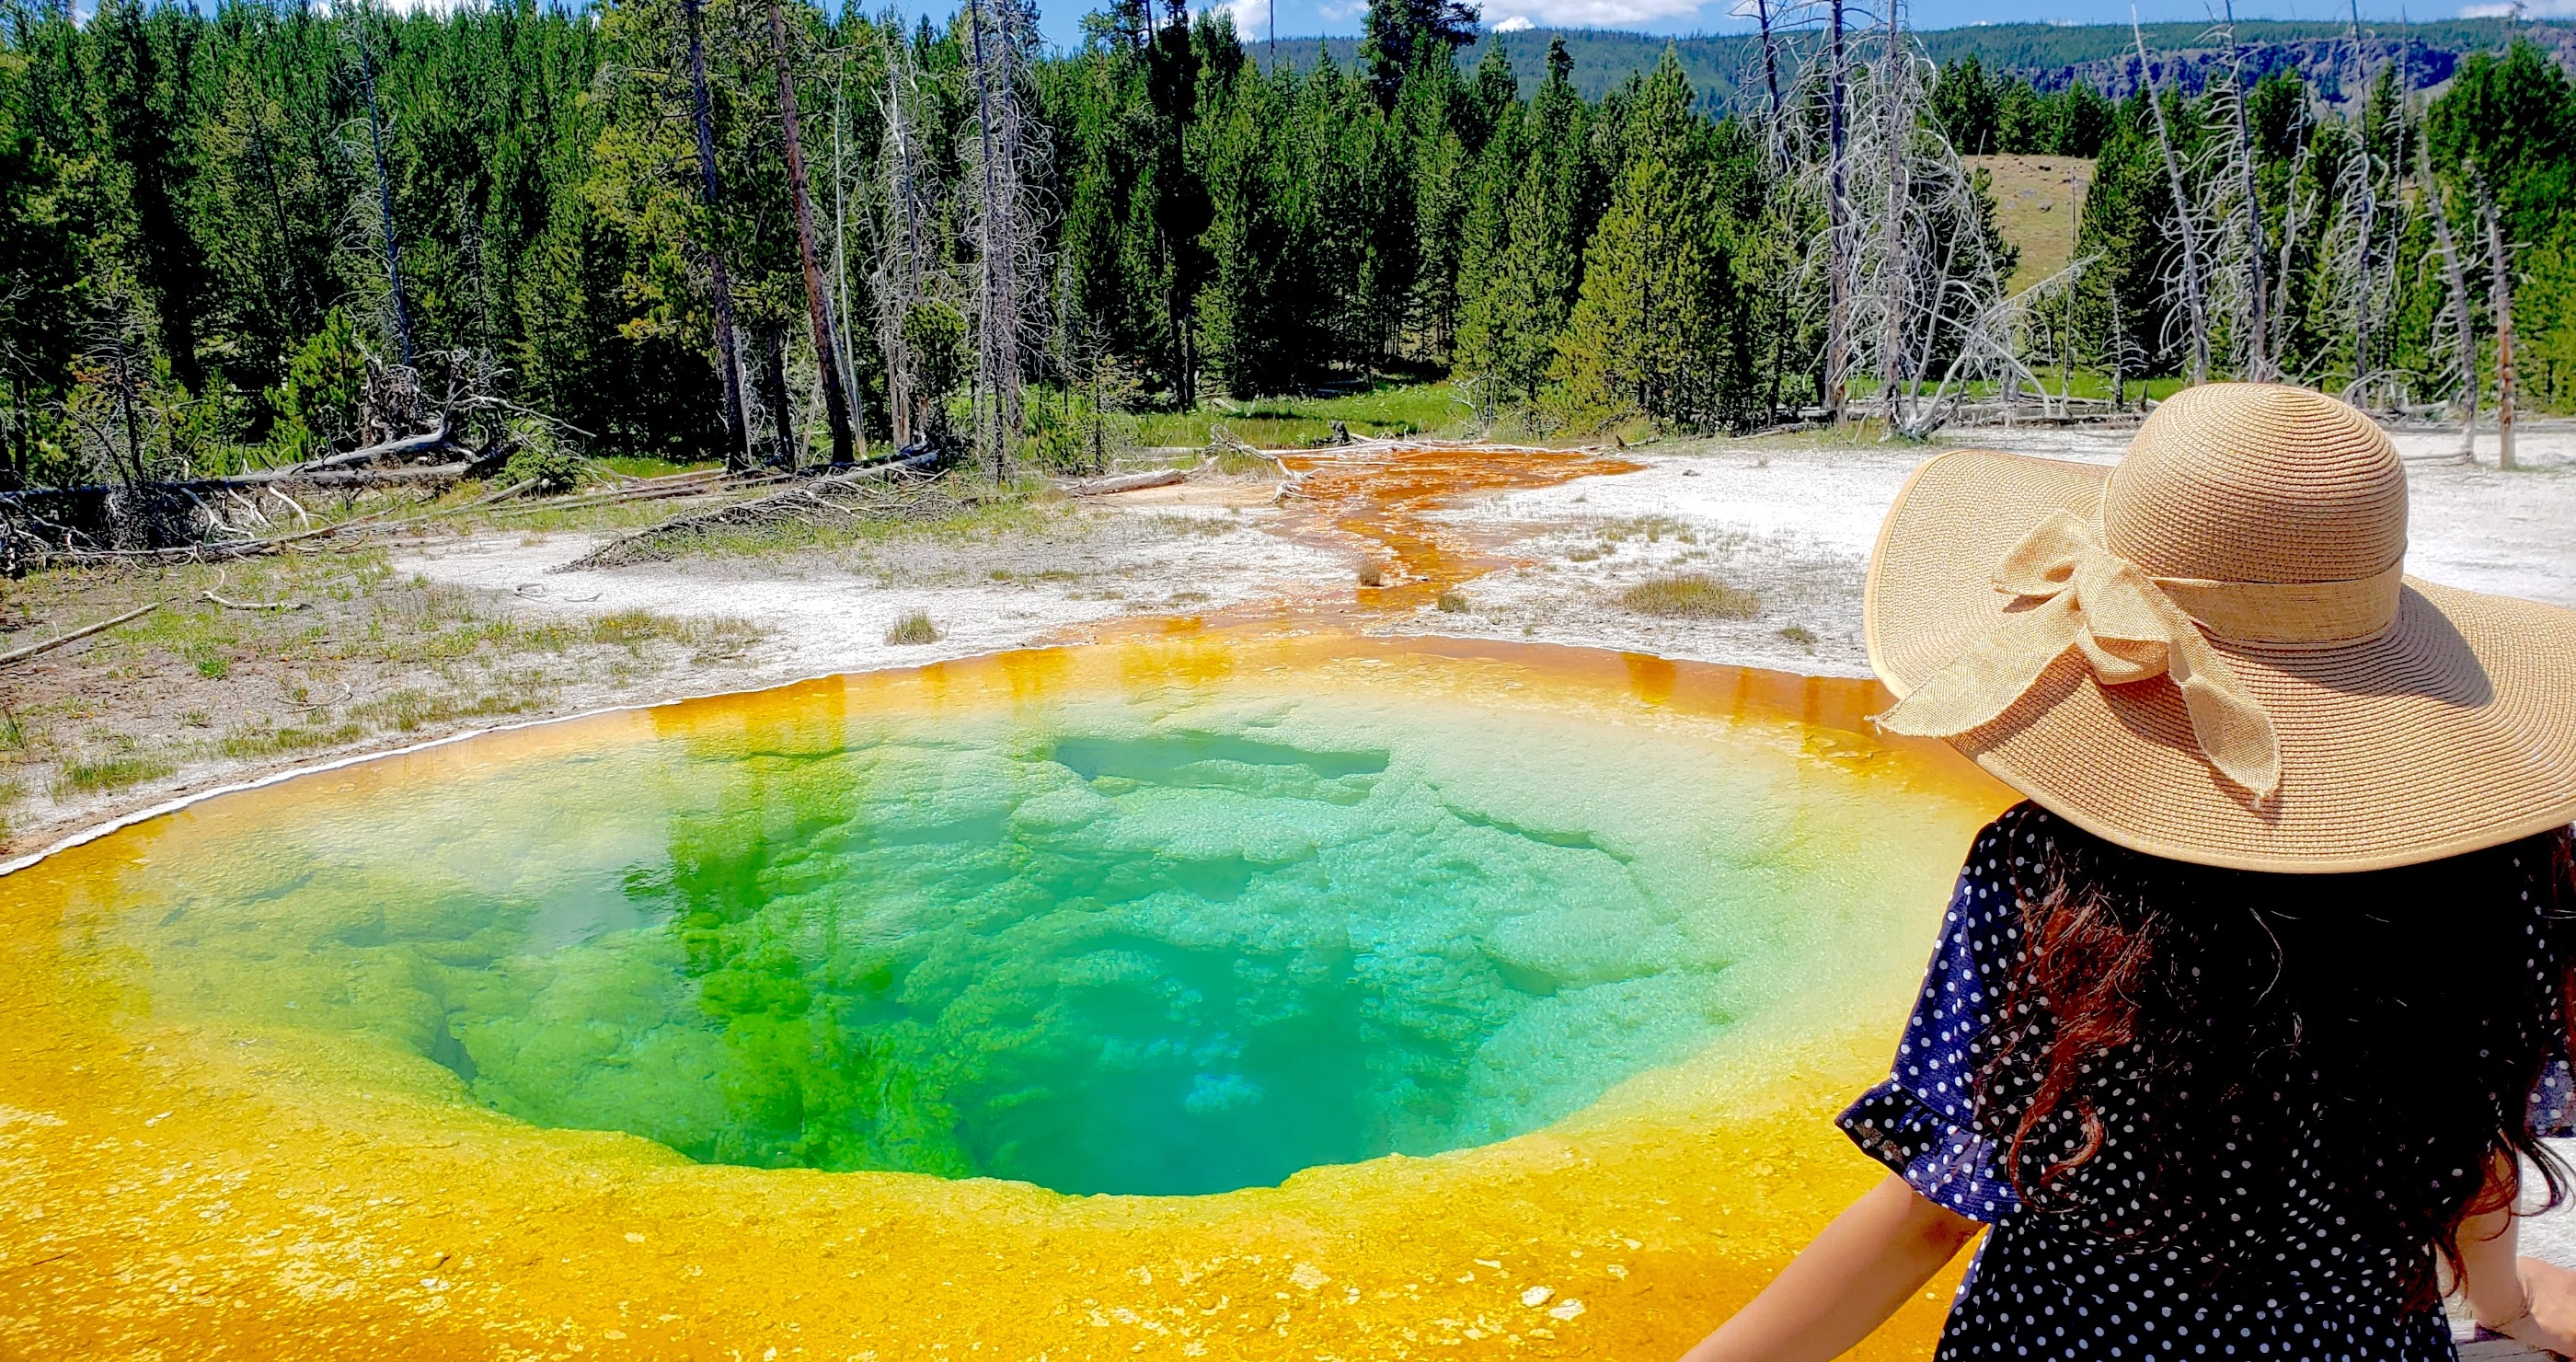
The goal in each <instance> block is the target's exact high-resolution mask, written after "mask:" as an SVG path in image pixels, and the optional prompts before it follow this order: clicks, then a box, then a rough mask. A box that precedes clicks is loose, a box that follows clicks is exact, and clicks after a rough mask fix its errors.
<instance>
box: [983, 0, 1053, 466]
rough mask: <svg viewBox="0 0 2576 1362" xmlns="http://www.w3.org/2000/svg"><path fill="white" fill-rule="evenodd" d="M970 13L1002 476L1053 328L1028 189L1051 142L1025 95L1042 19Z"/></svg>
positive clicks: (990, 409)
mask: <svg viewBox="0 0 2576 1362" xmlns="http://www.w3.org/2000/svg"><path fill="white" fill-rule="evenodd" d="M965 18H966V24H967V39H968V41H967V53H968V64H969V65H970V67H971V68H972V77H973V79H974V82H975V92H974V93H975V110H976V114H975V118H976V137H975V142H974V145H973V148H972V155H973V158H974V159H975V161H976V162H977V164H976V166H975V170H976V181H975V182H976V184H977V185H978V186H979V189H980V192H979V193H978V194H977V196H976V198H975V200H974V201H973V203H972V204H971V205H970V210H971V215H972V221H973V224H974V233H975V242H976V251H977V255H978V259H977V262H976V280H977V282H976V288H975V308H974V312H975V317H974V320H975V339H976V363H975V388H974V394H973V407H974V413H975V436H974V438H975V443H976V445H977V446H978V449H979V452H980V453H981V454H982V456H983V457H984V458H985V459H986V460H987V461H988V462H989V463H990V465H991V467H992V469H993V473H994V475H995V476H996V477H999V476H1001V475H1002V474H1003V473H1004V472H1005V471H1006V470H1007V468H1008V466H1009V463H1010V459H1011V453H1012V449H1013V446H1014V445H1015V444H1016V442H1017V441H1018V439H1019V436H1020V433H1021V431H1022V430H1023V429H1024V428H1025V427H1026V413H1025V411H1024V409H1023V400H1024V399H1023V389H1024V384H1025V379H1026V374H1027V357H1028V355H1029V353H1030V352H1031V342H1032V340H1033V338H1038V337H1042V336H1043V332H1044V316H1045V314H1044V311H1043V304H1042V301H1041V300H1039V299H1037V298H1034V297H1032V296H1031V294H1030V289H1031V286H1032V285H1033V284H1035V283H1038V282H1040V281H1043V280H1044V279H1045V278H1046V269H1045V262H1044V261H1043V260H1042V259H1039V258H1038V252H1039V250H1040V249H1041V248H1040V245H1039V243H1040V241H1041V239H1042V236H1041V233H1040V232H1039V231H1038V228H1037V223H1036V222H1035V220H1034V216H1033V212H1032V208H1033V204H1032V202H1031V195H1030V191H1029V185H1030V183H1031V182H1032V180H1033V179H1035V178H1037V177H1036V176H1035V175H1033V174H1032V172H1033V171H1035V170H1037V169H1038V163H1039V160H1040V158H1041V157H1043V155H1044V148H1043V144H1042V143H1041V142H1040V140H1039V139H1038V136H1037V130H1036V128H1035V125H1033V124H1032V123H1031V122H1030V121H1029V120H1028V119H1026V118H1025V117H1023V115H1022V110H1021V102H1020V101H1021V91H1022V87H1023V85H1024V84H1025V82H1026V80H1027V75H1028V66H1029V60H1030V57H1031V56H1032V48H1031V44H1032V40H1033V38H1034V35H1035V32H1036V25H1035V22H1034V20H1035V16H1034V14H1033V13H1032V12H1031V11H1030V10H1029V8H1028V6H1027V4H1026V0H967V5H966V12H965Z"/></svg>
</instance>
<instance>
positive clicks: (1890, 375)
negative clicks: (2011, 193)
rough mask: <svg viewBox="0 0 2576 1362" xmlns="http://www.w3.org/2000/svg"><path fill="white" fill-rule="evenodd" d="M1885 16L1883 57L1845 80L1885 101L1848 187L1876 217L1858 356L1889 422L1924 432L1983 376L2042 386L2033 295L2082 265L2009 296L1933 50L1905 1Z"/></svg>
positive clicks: (1857, 256)
mask: <svg viewBox="0 0 2576 1362" xmlns="http://www.w3.org/2000/svg"><path fill="white" fill-rule="evenodd" d="M1879 22H1880V25H1881V27H1880V29H1879V31H1878V33H1877V34H1876V35H1875V36H1876V37H1877V38H1878V39H1879V40H1880V41H1879V42H1878V44H1877V45H1876V46H1877V56H1876V57H1875V58H1874V59H1873V60H1870V61H1865V62H1860V63H1855V64H1853V65H1851V66H1849V67H1848V68H1847V69H1846V72H1845V77H1846V79H1845V82H1844V83H1845V87H1846V89H1847V91H1848V92H1849V94H1850V96H1851V99H1852V102H1853V105H1854V107H1857V108H1866V109H1869V110H1871V111H1872V116H1871V117H1870V118H1868V119H1866V120H1855V121H1854V122H1853V124H1852V125H1851V137H1850V141H1849V142H1848V144H1847V145H1846V148H1845V151H1846V158H1845V166H1844V169H1845V184H1844V188H1845V190H1846V191H1847V192H1848V194H1849V195H1850V199H1851V201H1852V202H1854V203H1868V204H1872V205H1875V208H1874V213H1875V215H1876V221H1875V222H1873V223H1872V224H1871V230H1869V231H1867V232H1866V233H1865V234H1864V233H1856V234H1855V236H1854V240H1853V246H1852V249H1851V251H1850V253H1849V265H1848V269H1849V273H1848V274H1847V275H1846V276H1845V277H1846V278H1847V279H1848V280H1849V288H1848V291H1847V293H1846V295H1845V307H1846V315H1847V317H1848V318H1849V319H1850V321H1851V323H1852V325H1853V332H1852V334H1853V336H1854V338H1855V340H1854V344H1853V352H1852V354H1851V356H1850V361H1849V362H1850V364H1851V365H1852V367H1853V368H1855V369H1866V370H1867V371H1868V372H1870V373H1872V374H1874V375H1875V376H1876V377H1877V379H1878V382H1879V391H1878V401H1877V403H1876V404H1875V405H1876V406H1877V409H1878V411H1879V413H1880V415H1881V416H1882V418H1883V419H1884V420H1885V421H1886V422H1887V426H1888V429H1889V431H1890V433H1892V434H1894V435H1898V436H1902V437H1905V438H1909V439H1919V438H1922V437H1924V436H1927V435H1929V434H1931V433H1932V432H1933V431H1935V430H1937V429H1939V428H1940V426H1941V425H1942V424H1944V423H1945V422H1947V421H1948V420H1949V419H1950V418H1951V416H1952V415H1953V414H1954V413H1955V412H1956V410H1957V408H1958V404H1959V402H1960V400H1961V397H1962V394H1963V393H1964V391H1965V387H1966V386H1967V385H1970V384H1972V383H1974V382H1976V381H1978V380H1987V379H2000V380H2002V381H2004V382H2006V383H2008V384H2020V383H2029V384H2031V385H2032V386H2034V387H2036V386H2038V380H2037V377H2036V375H2034V374H2033V373H2032V372H2031V370H2030V367H2029V364H2028V358H2027V357H2028V354H2029V353H2030V351H2031V349H2032V348H2033V344H2034V336H2033V334H2032V333H2033V326H2032V318H2033V316H2034V313H2033V312H2032V306H2033V304H2035V303H2036V302H2037V301H2039V300H2040V299H2042V298H2046V299H2049V300H2052V301H2056V300H2060V298H2061V292H2060V290H2061V288H2062V284H2063V280H2064V279H2071V278H2073V277H2074V276H2075V275H2076V274H2078V273H2080V270H2081V267H2080V266H2077V267H2073V268H2072V269H2071V270H2070V271H2068V272H2063V273H2062V276H2053V277H2052V281H2051V282H2050V284H2049V285H2048V287H2046V288H2045V289H2043V290H2040V291H2038V292H2032V293H2027V294H2026V295H2024V296H2023V297H2021V298H2020V299H2019V300H2018V302H2017V303H2015V302H2014V300H2008V299H2006V298H2005V297H2004V295H2003V275H2004V270H2003V267H2002V266H2003V262H2002V260H2001V259H2000V258H1999V257H1998V256H1997V254H1996V253H1995V243H1994V240H1993V238H1992V236H1991V233H1990V230H1989V226H1988V221H1987V207H1988V205H1987V204H1986V202H1985V200H1984V197H1983V193H1982V191H1981V189H1980V188H1979V185H1978V182H1977V180H1976V177H1975V176H1974V175H1973V174H1972V173H1971V172H1970V171H1969V169H1968V167H1967V166H1966V164H1965V163H1964V162H1962V161H1961V159H1960V157H1959V155H1958V151H1957V149H1956V148H1955V147H1953V146H1952V145H1951V144H1950V141H1949V139H1948V137H1947V136H1945V135H1944V134H1943V133H1942V131H1941V130H1940V128H1939V127H1938V126H1937V124H1936V123H1935V122H1934V121H1933V120H1931V119H1929V118H1926V117H1925V116H1924V110H1925V108H1926V106H1927V105H1928V103H1929V102H1930V98H1931V90H1932V82H1933V80H1934V78H1935V74H1934V68H1933V65H1932V62H1931V59H1930V58H1929V57H1928V56H1927V55H1925V53H1924V52H1923V51H1922V49H1921V47H1920V46H1919V45H1918V44H1916V43H1915V42H1914V41H1912V39H1911V38H1910V36H1909V35H1908V34H1907V32H1906V30H1905V27H1904V16H1903V13H1902V11H1901V10H1900V9H1899V8H1898V7H1897V6H1896V5H1895V4H1893V3H1891V4H1890V5H1889V6H1888V8H1887V10H1886V11H1885V12H1884V13H1883V14H1882V15H1881V16H1880V19H1879ZM1862 338H1866V340H1865V341H1864V340H1862ZM1927 383H1928V384H1930V385H1931V388H1930V390H1929V391H1926V384H1927ZM2042 398H2043V400H2045V398H2046V393H2045V390H2044V389H2043V390H2042Z"/></svg>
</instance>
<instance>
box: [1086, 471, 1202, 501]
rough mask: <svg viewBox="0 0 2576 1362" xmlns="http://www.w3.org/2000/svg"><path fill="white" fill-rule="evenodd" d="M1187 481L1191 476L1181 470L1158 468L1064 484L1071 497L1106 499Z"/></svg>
mask: <svg viewBox="0 0 2576 1362" xmlns="http://www.w3.org/2000/svg"><path fill="white" fill-rule="evenodd" d="M1187 481H1189V474H1187V473H1185V472H1183V471H1181V470H1180V469H1177V468H1157V469H1155V470H1154V471H1152V472H1150V473H1121V474H1119V475H1118V476H1116V477H1109V478H1092V479H1089V480H1088V481H1084V482H1068V483H1066V484H1064V494H1065V495H1066V496H1069V497H1106V496H1114V495H1116V494H1118V493H1120V492H1135V491H1141V490H1143V489H1145V488H1148V487H1169V486H1171V485H1172V484H1173V483H1176V482H1187Z"/></svg>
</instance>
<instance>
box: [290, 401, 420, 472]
mask: <svg viewBox="0 0 2576 1362" xmlns="http://www.w3.org/2000/svg"><path fill="white" fill-rule="evenodd" d="M453 430H454V427H453V426H452V425H451V424H450V423H449V421H448V419H447V417H446V416H445V415H443V414H442V415H441V416H440V417H439V418H438V429H436V430H432V431H426V432H423V433H422V434H419V435H406V436H404V437H402V438H401V439H399V440H387V441H385V442H383V443H382V444H372V445H368V446H366V447H364V448H361V449H353V450H350V451H349V452H348V453H346V454H331V455H327V456H325V457H323V458H319V459H312V460H308V461H306V462H304V463H301V464H297V465H295V467H294V468H293V469H290V470H288V471H289V472H296V471H302V472H310V473H318V472H321V471H323V470H325V469H330V468H354V467H357V466H359V465H361V464H370V463H375V462H378V461H379V460H384V459H410V458H417V457H418V456H420V455H423V454H428V453H432V452H434V451H437V450H440V449H444V448H447V447H448V446H450V445H452V444H454V443H455V441H454V439H453V438H452V432H453Z"/></svg>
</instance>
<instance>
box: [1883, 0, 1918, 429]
mask: <svg viewBox="0 0 2576 1362" xmlns="http://www.w3.org/2000/svg"><path fill="white" fill-rule="evenodd" d="M1896 16H1897V9H1896V6H1895V5H1894V4H1893V3H1891V4H1889V5H1888V7H1887V58H1886V60H1887V67H1886V70H1885V72H1884V73H1883V74H1882V75H1881V76H1880V79H1881V81H1882V82H1884V84H1885V87H1886V88H1885V89H1883V90H1881V91H1880V92H1879V102H1880V103H1881V104H1883V105H1885V106H1886V110H1885V111H1886V114H1887V131H1886V133H1885V136H1886V138H1887V220H1886V221H1885V222H1883V223H1881V224H1880V226H1879V233H1880V244H1879V250H1880V252H1881V253H1882V254H1883V255H1884V256H1885V257H1886V260H1885V262H1884V263H1883V264H1882V265H1881V269H1882V270H1883V271H1884V272H1885V274H1886V276H1887V315H1886V316H1885V317H1883V318H1881V319H1880V320H1881V323H1882V325H1881V331H1880V335H1879V359H1878V384H1879V388H1880V392H1879V409H1880V410H1881V411H1882V412H1884V413H1885V414H1886V417H1887V423H1888V427H1889V428H1890V429H1895V428H1896V426H1897V423H1898V421H1899V420H1900V419H1901V417H1902V415H1903V413H1902V412H1901V411H1900V410H1899V409H1898V404H1899V402H1900V401H1901V400H1902V397H1903V395H1904V394H1903V393H1902V391H1901V390H1900V388H1899V385H1900V384H1904V385H1906V386H1908V387H1910V386H1911V385H1912V380H1913V377H1914V375H1913V372H1912V366H1911V365H1909V364H1907V363H1905V311H1906V308H1907V306H1908V305H1909V304H1910V303H1911V302H1912V301H1913V298H1912V293H1913V287H1914V281H1913V279H1912V277H1911V275H1912V271H1911V270H1910V269H1908V268H1907V266H1906V260H1905V210H1906V208H1907V207H1908V206H1909V201H1910V198H1911V190H1910V189H1909V188H1908V186H1907V184H1906V177H1905V170H1906V164H1905V136H1906V133H1907V132H1908V130H1910V128H1911V127H1912V126H1913V112H1914V111H1913V110H1912V109H1909V108H1907V107H1906V100H1905V93H1904V90H1903V88H1902V87H1901V86H1900V85H1899V84H1898V81H1897V71H1898V65H1897V64H1898V63H1899V62H1901V61H1903V60H1904V57H1905V54H1904V43H1903V39H1904V33H1905V30H1904V29H1903V28H1901V27H1899V26H1898V24H1897V19H1896Z"/></svg>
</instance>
